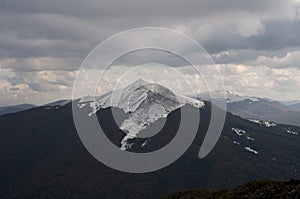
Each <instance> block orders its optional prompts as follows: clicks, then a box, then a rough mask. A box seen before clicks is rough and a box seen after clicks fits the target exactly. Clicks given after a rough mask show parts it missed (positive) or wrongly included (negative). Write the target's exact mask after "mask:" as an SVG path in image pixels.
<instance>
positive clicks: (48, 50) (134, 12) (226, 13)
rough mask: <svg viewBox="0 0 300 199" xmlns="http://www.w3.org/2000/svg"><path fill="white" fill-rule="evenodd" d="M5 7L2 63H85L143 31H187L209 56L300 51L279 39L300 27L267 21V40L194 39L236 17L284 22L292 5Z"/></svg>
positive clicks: (222, 34) (228, 35) (51, 1)
mask: <svg viewBox="0 0 300 199" xmlns="http://www.w3.org/2000/svg"><path fill="white" fill-rule="evenodd" d="M2 5H4V6H2V7H1V8H0V26H1V31H0V57H1V58H6V57H14V58H26V57H44V56H47V57H48V56H55V57H57V56H61V57H68V56H69V57H75V56H76V57H84V56H86V54H87V53H88V52H89V51H90V50H91V49H92V48H93V47H94V46H95V45H96V44H97V43H99V42H100V41H102V40H104V39H105V38H107V37H108V36H110V35H111V34H114V33H117V32H119V31H122V30H126V29H128V28H134V27H142V26H163V27H170V28H172V27H176V26H177V25H185V26H187V28H188V29H189V30H191V36H192V37H194V38H196V39H197V40H198V41H200V42H201V43H203V45H204V47H206V48H207V50H208V51H209V52H210V53H216V52H220V51H224V50H228V49H249V48H250V49H259V50H261V49H274V48H277V49H278V48H282V47H286V46H289V45H291V46H295V45H298V41H299V40H297V41H295V39H296V38H295V36H294V35H290V37H287V38H285V39H278V38H282V36H283V35H284V34H285V33H287V32H289V30H290V31H294V29H296V30H297V31H298V30H299V23H298V22H293V21H292V22H289V21H287V22H286V21H283V22H277V21H274V22H273V21H270V22H269V21H266V22H264V23H263V25H265V34H260V35H257V36H252V37H249V38H243V37H241V36H240V35H238V34H234V33H233V30H228V31H227V32H226V31H214V34H211V36H210V37H209V38H205V39H202V38H201V36H199V35H198V34H196V33H193V32H194V31H193V30H194V29H195V28H197V27H199V26H201V25H203V24H206V23H208V24H216V25H215V26H216V27H215V28H214V29H215V30H219V27H218V24H222V23H223V21H224V23H223V24H227V23H230V21H231V17H232V18H233V19H234V18H235V17H234V16H233V14H238V16H241V17H244V18H247V17H251V16H253V17H257V18H258V19H260V18H262V20H273V18H278V17H285V15H286V13H287V14H288V13H289V12H291V10H293V9H294V8H293V7H292V4H291V2H289V1H273V0H272V1H271V0H268V1H248V0H242V1H241V0H227V1H224V0H215V1H211V0H205V1H179V0H176V1H174V0H172V1H171V0H168V1H163V2H161V1H140V0H130V1H118V2H117V1H98V0H97V1H96V0H93V1H79V0H75V1H74V0H72V1H71V0H65V1H61V0H60V1H58V0H48V1H37V0H36V1H33V0H27V1H21V0H18V1H17V0H9V1H8V0H4V1H2ZM231 15H232V16H231ZM272 15H274V17H273V16H272ZM226 18H227V21H226ZM245 23H247V21H246V22H245ZM278 23H284V26H285V27H286V31H284V32H282V29H281V27H282V26H280V27H279V26H278ZM296 33H297V32H296ZM296 33H294V34H296ZM199 34H201V33H199ZM289 34H293V33H289ZM275 39H276V40H275ZM274 41H276V42H274Z"/></svg>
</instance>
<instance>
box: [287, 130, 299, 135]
mask: <svg viewBox="0 0 300 199" xmlns="http://www.w3.org/2000/svg"><path fill="white" fill-rule="evenodd" d="M286 132H287V133H288V134H292V135H298V133H297V132H296V131H292V130H290V129H286Z"/></svg>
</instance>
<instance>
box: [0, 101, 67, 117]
mask: <svg viewBox="0 0 300 199" xmlns="http://www.w3.org/2000/svg"><path fill="white" fill-rule="evenodd" d="M69 102H70V100H58V101H56V102H52V103H49V104H45V105H41V106H51V107H53V106H63V105H65V104H67V103H69ZM35 107H37V106H36V105H33V104H19V105H14V106H5V107H0V116H1V115H5V114H9V113H17V112H20V111H25V110H28V109H32V108H35Z"/></svg>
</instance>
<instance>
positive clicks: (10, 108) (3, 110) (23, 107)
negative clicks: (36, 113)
mask: <svg viewBox="0 0 300 199" xmlns="http://www.w3.org/2000/svg"><path fill="white" fill-rule="evenodd" d="M34 107H36V106H35V105H33V104H20V105H16V106H6V107H0V116H1V115H5V114H9V113H16V112H20V111H24V110H27V109H31V108H34Z"/></svg>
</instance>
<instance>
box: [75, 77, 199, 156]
mask: <svg viewBox="0 0 300 199" xmlns="http://www.w3.org/2000/svg"><path fill="white" fill-rule="evenodd" d="M87 99H88V100H87ZM90 99H91V98H89V97H88V98H82V99H81V100H80V101H79V104H78V107H79V108H82V107H84V105H85V104H86V103H89V104H90V107H91V108H92V112H91V113H90V114H89V116H92V115H93V114H95V113H96V112H97V111H98V110H100V109H104V108H107V107H117V108H119V109H122V110H124V112H125V113H129V117H128V119H126V120H124V121H123V123H122V124H121V126H120V129H121V130H123V131H124V132H127V135H126V136H125V137H124V138H123V140H122V142H121V149H122V150H126V149H127V148H130V145H129V144H128V142H127V141H128V140H130V139H133V138H135V137H137V134H138V133H139V132H140V131H142V130H143V129H146V128H147V126H149V124H151V123H153V122H155V121H156V120H158V119H159V118H165V117H167V116H168V114H169V113H171V112H172V111H174V110H176V109H178V108H181V107H183V106H184V105H186V104H190V105H192V106H194V107H196V108H202V107H204V103H203V102H202V101H198V100H195V99H193V98H189V97H186V96H183V95H178V94H175V93H174V92H172V91H171V90H170V89H168V88H167V87H165V86H162V85H160V84H157V83H148V82H146V81H144V80H142V79H138V80H137V81H134V82H133V83H131V84H129V85H128V86H125V87H124V88H121V89H118V90H115V91H111V92H109V93H106V94H104V95H102V96H100V97H96V98H94V100H93V101H91V100H90ZM86 100H87V101H86Z"/></svg>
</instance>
